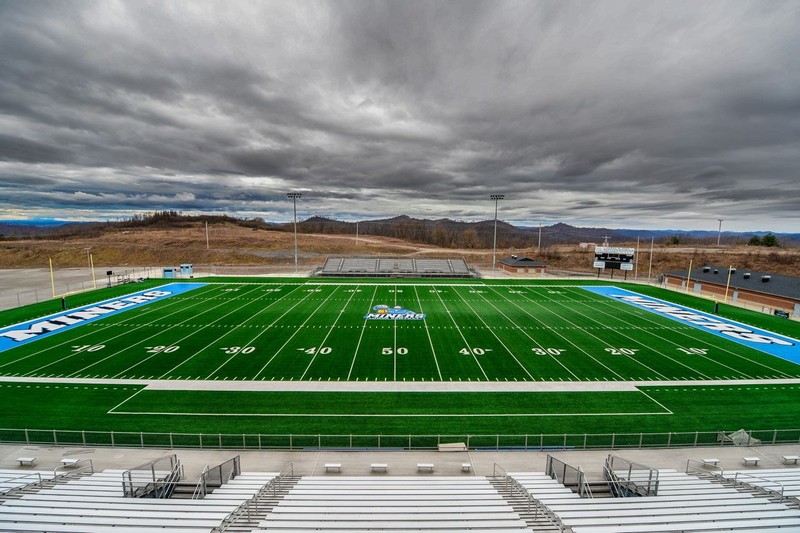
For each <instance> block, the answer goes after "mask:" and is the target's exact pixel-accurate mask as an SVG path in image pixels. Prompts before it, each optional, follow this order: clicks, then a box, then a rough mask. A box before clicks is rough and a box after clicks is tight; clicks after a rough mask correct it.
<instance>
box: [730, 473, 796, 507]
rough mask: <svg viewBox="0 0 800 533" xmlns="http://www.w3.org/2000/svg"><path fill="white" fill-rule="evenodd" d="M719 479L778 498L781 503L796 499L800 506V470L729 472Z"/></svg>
mask: <svg viewBox="0 0 800 533" xmlns="http://www.w3.org/2000/svg"><path fill="white" fill-rule="evenodd" d="M719 477H721V478H722V479H725V480H727V481H728V482H730V483H732V484H733V485H734V486H744V487H750V488H753V489H756V490H759V491H762V492H764V493H767V494H771V495H774V496H777V497H778V498H780V499H781V501H783V500H786V499H794V500H795V501H796V502H797V503H798V504H800V468H777V469H774V468H759V469H758V470H729V471H724V472H723V473H722V474H720V475H719Z"/></svg>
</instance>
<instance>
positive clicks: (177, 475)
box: [122, 453, 183, 498]
mask: <svg viewBox="0 0 800 533" xmlns="http://www.w3.org/2000/svg"><path fill="white" fill-rule="evenodd" d="M164 464H166V466H164V467H161V465H164ZM181 477H183V465H182V464H181V462H180V461H179V460H178V457H177V456H176V455H175V454H174V453H173V454H169V455H165V456H164V457H160V458H159V459H156V460H154V461H150V462H147V463H144V464H142V465H139V466H137V467H134V468H131V469H130V470H126V471H124V472H123V473H122V492H123V494H124V496H125V497H126V498H142V497H153V498H169V497H170V495H171V494H172V491H173V490H174V488H175V485H176V484H177V483H178V482H179V481H180V479H181Z"/></svg>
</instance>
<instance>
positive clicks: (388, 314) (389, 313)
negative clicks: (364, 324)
mask: <svg viewBox="0 0 800 533" xmlns="http://www.w3.org/2000/svg"><path fill="white" fill-rule="evenodd" d="M372 310H373V311H374V312H373V313H367V314H366V315H364V318H365V319H367V320H423V319H424V318H425V313H417V312H416V311H409V310H408V309H403V308H402V307H400V306H399V305H396V306H394V307H389V306H388V305H376V306H375V307H373V308H372Z"/></svg>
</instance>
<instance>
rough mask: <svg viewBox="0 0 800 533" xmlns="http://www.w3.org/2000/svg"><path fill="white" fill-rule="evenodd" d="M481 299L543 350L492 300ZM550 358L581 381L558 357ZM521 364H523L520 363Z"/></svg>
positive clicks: (550, 356) (551, 356) (537, 342)
mask: <svg viewBox="0 0 800 533" xmlns="http://www.w3.org/2000/svg"><path fill="white" fill-rule="evenodd" d="M481 298H483V299H484V300H485V301H486V303H488V304H489V305H491V306H492V307H494V308H495V310H496V311H497V312H498V313H500V314H501V315H503V318H505V319H506V320H508V321H509V322H511V323H512V324H514V327H515V328H517V329H518V330H519V331H520V332H522V334H523V335H525V336H526V337H528V338H529V339H530V340H531V341H532V342H533V343H534V344H536V346H538V347H539V348H543V346H542V345H541V343H539V341H537V340H536V339H534V338H533V337H532V336H531V335H530V334H529V333H528V332H527V331H525V329H523V328H522V327H521V326H520V325H519V324H517V323H516V322H514V321H513V320H511V318H509V317H508V316H507V315H506V314H505V313H504V312H503V311H501V310H500V308H498V307H497V306H496V305H495V304H493V303H492V302H491V300H489V299H488V298H487V297H486V296H483V295H481ZM548 357H549V358H551V359H552V360H553V361H555V362H556V363H558V364H559V365H561V367H562V368H563V369H564V370H566V371H567V372H569V373H570V374H571V375H572V377H573V378H575V379H577V380H580V379H581V378H579V377H578V376H577V375H576V374H575V373H574V372H573V371H572V370H570V369H569V368H568V367H567V365H565V364H564V363H562V362H561V361H559V360H558V357H555V356H553V355H548ZM514 359H515V360H516V357H514ZM517 362H518V363H519V361H517ZM520 364H521V363H520ZM528 375H529V376H530V374H528ZM532 379H534V380H535V378H532Z"/></svg>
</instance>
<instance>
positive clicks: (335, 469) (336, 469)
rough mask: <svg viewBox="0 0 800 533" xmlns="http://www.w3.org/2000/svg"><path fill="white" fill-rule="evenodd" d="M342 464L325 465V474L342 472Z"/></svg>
mask: <svg viewBox="0 0 800 533" xmlns="http://www.w3.org/2000/svg"><path fill="white" fill-rule="evenodd" d="M341 471H342V463H325V472H341Z"/></svg>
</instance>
